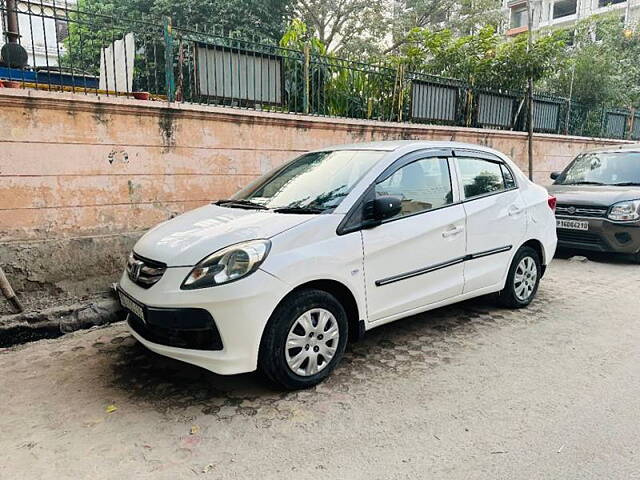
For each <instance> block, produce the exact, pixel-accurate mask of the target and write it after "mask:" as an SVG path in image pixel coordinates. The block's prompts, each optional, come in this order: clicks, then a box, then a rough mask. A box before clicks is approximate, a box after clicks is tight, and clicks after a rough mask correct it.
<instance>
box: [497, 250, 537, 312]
mask: <svg viewBox="0 0 640 480" xmlns="http://www.w3.org/2000/svg"><path fill="white" fill-rule="evenodd" d="M541 273H542V263H541V261H540V255H538V252H536V251H535V250H534V249H533V248H531V247H528V246H522V247H520V249H519V250H518V251H517V252H516V254H515V256H514V257H513V261H512V262H511V266H510V267H509V274H508V275H507V281H506V283H505V286H504V289H503V290H502V291H501V292H500V293H499V294H498V303H500V305H502V306H504V307H507V308H522V307H526V306H527V305H529V304H530V303H531V301H532V300H533V298H534V297H535V296H536V292H537V291H538V285H539V284H540V276H541Z"/></svg>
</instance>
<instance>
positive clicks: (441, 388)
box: [0, 260, 640, 480]
mask: <svg viewBox="0 0 640 480" xmlns="http://www.w3.org/2000/svg"><path fill="white" fill-rule="evenodd" d="M639 291H640V267H638V266H635V265H631V264H627V263H624V262H623V261H611V262H608V263H605V262H602V261H590V262H588V263H575V262H569V261H567V260H556V261H555V262H554V264H553V265H552V267H551V270H550V271H549V272H548V277H546V278H545V280H544V282H543V285H542V288H541V291H540V293H539V297H538V299H537V300H536V301H535V302H534V304H532V305H531V307H530V308H529V309H526V310H521V311H508V310H499V309H496V308H494V307H493V306H492V304H491V303H490V302H488V301H486V300H479V301H473V302H467V303H465V304H463V305H460V306H457V307H451V308H445V309H441V310H438V311H435V312H431V313H428V314H424V315H420V316H417V317H413V318H411V319H407V320H405V321H401V322H398V323H395V324H392V325H388V326H385V327H381V328H380V329H378V330H375V331H372V332H370V333H369V335H368V336H367V338H366V339H365V341H363V342H361V343H358V344H356V345H353V346H352V347H351V348H350V350H349V352H348V354H347V357H346V359H345V361H344V362H343V364H342V366H341V367H340V368H339V369H338V370H337V371H336V372H335V374H334V375H333V376H332V377H331V378H330V379H329V380H328V381H327V382H326V383H324V384H323V385H321V386H318V387H317V388H315V389H314V390H310V391H305V392H298V393H287V394H282V393H277V392H273V391H271V390H269V389H268V388H267V387H266V386H265V385H264V384H263V383H262V381H261V379H260V378H259V377H258V376H257V375H243V376H237V377H219V376H216V375H213V374H210V373H208V372H205V371H203V370H201V369H198V368H196V367H191V366H189V365H186V364H182V363H179V362H177V361H172V360H169V359H165V358H162V357H159V356H157V355H154V354H152V353H150V352H148V351H146V350H145V349H144V348H142V347H141V346H139V345H137V344H136V342H135V341H133V339H132V338H131V337H130V336H129V335H128V333H127V331H126V329H125V327H124V325H122V324H117V325H114V326H111V327H108V328H101V329H96V330H92V331H89V332H86V331H85V332H77V333H75V334H71V335H68V336H65V337H63V338H60V339H57V340H47V341H41V342H36V343H32V344H28V345H24V346H22V347H17V348H13V349H6V350H0V372H1V375H2V380H1V383H0V409H1V410H0V432H1V435H0V478H2V479H12V480H13V479H22V478H25V479H26V478H29V479H31V478H41V479H49V478H50V479H63V478H74V479H79V478H90V479H103V478H108V479H122V478H132V479H133V478H135V479H138V478H154V479H177V478H200V477H202V478H215V479H218V478H220V479H252V478H260V479H270V478H278V479H279V478H295V479H307V478H326V479H334V478H340V479H361V478H362V479H385V480H386V479H396V478H397V479H404V478H410V479H414V478H416V479H417V478H419V479H422V478H430V479H432V478H433V479H439V478H446V479H518V480H521V479H527V480H529V479H553V480H556V479H563V480H567V479H586V478H593V479H605V478H606V479H628V478H640V395H639V392H640V322H639V319H638V312H639V307H640V296H639V295H638V292H639ZM110 406H113V408H116V409H115V410H114V411H112V412H111V413H108V411H107V410H108V409H109V407H110ZM109 410H110V409H109Z"/></svg>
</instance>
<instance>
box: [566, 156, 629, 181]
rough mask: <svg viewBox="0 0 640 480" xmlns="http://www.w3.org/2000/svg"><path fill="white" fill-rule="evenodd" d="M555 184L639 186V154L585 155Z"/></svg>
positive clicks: (576, 160) (579, 157) (570, 166)
mask: <svg viewBox="0 0 640 480" xmlns="http://www.w3.org/2000/svg"><path fill="white" fill-rule="evenodd" d="M555 184H556V185H620V186H624V185H640V153H639V152H607V153H585V154H583V155H580V156H578V157H577V158H576V159H575V160H574V161H573V163H571V164H570V165H569V167H567V169H566V170H565V171H564V172H562V174H561V175H560V176H559V177H558V179H557V180H556V181H555Z"/></svg>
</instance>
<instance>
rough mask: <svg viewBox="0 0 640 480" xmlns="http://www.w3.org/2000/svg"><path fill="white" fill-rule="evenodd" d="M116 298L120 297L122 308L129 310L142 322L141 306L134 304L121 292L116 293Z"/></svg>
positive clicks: (142, 310)
mask: <svg viewBox="0 0 640 480" xmlns="http://www.w3.org/2000/svg"><path fill="white" fill-rule="evenodd" d="M118 296H119V297H120V305H122V308H124V309H125V310H129V311H130V312H131V313H133V314H134V315H135V316H136V317H138V318H139V319H140V320H144V307H143V306H142V305H140V304H139V303H138V302H135V301H134V300H132V299H131V298H129V297H128V296H126V295H125V294H124V293H122V292H121V291H118Z"/></svg>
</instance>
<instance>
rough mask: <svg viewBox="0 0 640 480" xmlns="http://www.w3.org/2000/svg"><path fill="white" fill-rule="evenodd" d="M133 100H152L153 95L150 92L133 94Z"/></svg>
mask: <svg viewBox="0 0 640 480" xmlns="http://www.w3.org/2000/svg"><path fill="white" fill-rule="evenodd" d="M133 98H135V99H136V100H150V99H151V94H150V93H149V92H133Z"/></svg>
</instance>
